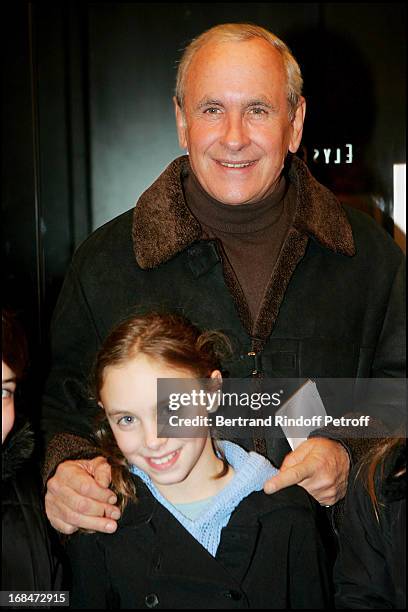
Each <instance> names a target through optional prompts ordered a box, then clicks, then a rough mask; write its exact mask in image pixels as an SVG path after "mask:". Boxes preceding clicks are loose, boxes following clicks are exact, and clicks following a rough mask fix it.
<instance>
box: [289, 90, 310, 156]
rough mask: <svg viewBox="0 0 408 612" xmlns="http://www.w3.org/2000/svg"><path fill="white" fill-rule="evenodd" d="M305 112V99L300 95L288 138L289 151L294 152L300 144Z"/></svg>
mask: <svg viewBox="0 0 408 612" xmlns="http://www.w3.org/2000/svg"><path fill="white" fill-rule="evenodd" d="M305 114H306V100H305V99H304V98H303V97H302V96H301V97H300V99H299V104H298V106H297V109H296V112H295V116H294V118H293V121H292V126H291V136H290V140H289V151H290V152H291V153H296V151H297V150H298V148H299V146H300V142H301V140H302V133H303V124H304V121H305Z"/></svg>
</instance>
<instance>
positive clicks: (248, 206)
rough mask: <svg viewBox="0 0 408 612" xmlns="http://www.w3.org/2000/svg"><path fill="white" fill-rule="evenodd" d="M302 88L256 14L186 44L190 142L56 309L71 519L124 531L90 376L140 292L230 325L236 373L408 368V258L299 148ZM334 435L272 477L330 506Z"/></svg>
mask: <svg viewBox="0 0 408 612" xmlns="http://www.w3.org/2000/svg"><path fill="white" fill-rule="evenodd" d="M301 87H302V77H301V74H300V70H299V66H298V65H297V63H296V61H295V59H294V58H293V57H292V55H291V54H290V52H289V50H288V48H287V47H286V45H285V44H284V43H283V42H282V41H281V40H279V39H278V38H277V37H276V36H274V35H273V34H271V33H270V32H268V31H266V30H264V29H263V28H260V27H257V26H252V25H246V24H226V25H221V26H217V27H215V28H212V29H211V30H209V31H208V32H206V33H204V34H203V35H201V36H200V37H198V38H197V39H196V40H194V41H193V42H192V43H191V44H190V46H189V47H188V48H187V49H186V51H185V53H184V56H183V58H182V61H181V63H180V66H179V71H178V78H177V90H176V97H175V99H174V105H175V112H176V121H177V130H178V136H179V142H180V145H181V147H182V148H184V149H187V152H188V157H187V156H183V157H180V158H178V159H176V160H175V161H173V162H172V163H171V164H170V166H169V167H168V168H167V169H166V170H165V171H164V172H163V174H162V175H161V176H160V177H159V178H158V179H157V180H156V181H155V183H154V184H153V185H152V186H151V187H150V188H149V189H148V190H147V191H146V192H145V193H144V194H143V195H142V196H141V198H140V199H139V201H138V203H137V206H136V208H135V210H134V211H128V212H126V213H124V214H123V215H121V216H120V217H118V218H116V219H114V220H113V221H111V222H110V223H108V224H106V225H105V226H103V227H102V228H100V229H99V230H97V231H96V232H95V233H94V234H93V235H92V236H91V237H90V238H89V239H88V240H87V241H86V242H85V243H84V244H83V245H82V246H81V248H80V249H79V250H78V252H77V253H76V255H75V257H74V260H73V263H72V266H71V268H70V270H69V272H68V275H67V278H66V281H65V284H64V287H63V290H62V293H61V296H60V299H59V302H58V304H57V307H56V311H55V315H54V318H53V324H52V337H53V368H52V371H51V375H50V378H49V382H48V386H47V390H46V396H45V403H44V428H45V430H46V433H47V434H48V436H49V438H51V437H52V440H51V442H50V444H49V446H48V452H47V461H46V466H45V472H46V476H47V477H48V486H47V494H46V510H47V514H48V517H49V519H50V521H51V523H52V524H53V525H54V527H55V528H56V529H58V530H60V531H62V532H64V533H73V532H74V531H75V530H76V529H77V528H79V527H82V528H86V529H92V530H98V531H105V532H112V531H114V530H115V529H116V519H117V518H118V517H119V512H118V510H117V508H116V507H115V505H114V504H115V501H116V500H115V496H114V495H113V494H112V492H111V491H110V490H109V488H108V486H109V484H110V467H109V465H108V463H107V462H106V460H105V459H104V458H103V457H101V456H98V451H97V449H95V448H94V447H93V445H92V442H91V441H90V438H89V436H90V433H91V430H92V419H93V417H94V415H95V413H96V412H97V406H96V405H95V404H94V403H93V402H92V401H90V400H89V399H88V394H87V384H86V381H87V376H88V374H89V370H90V367H91V364H92V361H93V358H94V356H95V353H96V351H97V349H98V347H99V346H100V344H101V341H102V340H103V339H104V337H105V336H106V335H107V333H108V332H109V330H110V329H111V328H112V326H113V325H114V324H115V323H116V322H118V321H119V320H120V319H123V318H124V317H125V316H127V315H128V314H130V312H131V311H132V310H133V309H134V308H135V307H139V306H143V308H144V309H157V308H161V309H162V308H166V309H170V310H173V311H178V312H182V313H184V314H185V315H186V316H188V317H190V318H191V319H192V320H193V321H194V322H195V323H196V324H197V325H199V326H201V327H204V328H216V329H221V330H223V331H225V332H226V333H227V334H228V335H229V336H230V338H231V340H232V343H233V346H234V351H235V353H234V356H233V359H232V360H231V363H230V364H229V371H230V374H231V376H234V377H245V376H249V375H251V374H252V375H254V376H264V377H286V378H290V377H313V378H317V377H343V378H346V377H349V378H353V377H357V376H359V377H370V376H400V375H403V356H404V349H403V346H402V345H403V338H404V335H403V329H402V328H403V324H404V316H403V300H402V284H401V283H402V279H403V275H402V266H403V256H402V254H401V252H400V251H399V249H398V248H397V247H396V246H395V245H394V244H393V242H392V240H391V239H390V238H388V237H387V236H386V235H385V233H384V232H383V231H382V229H380V228H379V227H378V226H376V224H375V223H374V222H373V221H371V220H370V219H369V218H367V217H365V216H363V215H362V214H361V213H358V212H356V211H354V210H348V211H347V212H346V211H345V210H344V209H343V208H342V206H341V205H340V204H339V203H338V201H337V200H336V198H335V197H334V196H333V194H331V193H330V192H329V191H328V190H327V189H326V188H324V187H323V186H322V185H320V184H319V183H317V182H316V181H315V180H314V179H313V177H312V176H311V175H310V173H309V171H308V169H307V167H306V166H305V165H304V164H303V162H302V161H300V160H299V159H298V158H296V157H295V156H294V155H293V154H294V153H296V151H297V149H298V147H299V145H300V141H301V137H302V129H303V121H304V117H305V108H306V105H305V100H304V98H303V97H302V96H301ZM337 433H338V432H337ZM342 433H343V434H344V433H347V432H342ZM323 435H324V436H326V437H322V434H320V437H314V438H310V439H309V440H307V441H306V442H304V443H303V444H301V445H300V446H299V447H298V448H297V449H296V451H294V452H289V453H288V454H287V456H286V458H285V459H284V462H283V464H282V469H281V472H280V474H279V475H278V476H276V477H275V478H274V479H272V480H271V481H269V482H268V483H266V485H265V490H266V491H267V492H273V491H276V490H278V489H279V488H282V487H286V486H289V485H292V484H295V483H298V484H299V485H301V486H302V487H304V488H305V489H306V490H307V491H308V492H309V493H310V494H311V495H313V496H314V497H315V498H316V499H317V501H318V502H319V503H320V504H322V505H332V504H334V503H335V502H336V501H337V500H338V499H340V498H341V497H342V496H343V495H344V492H345V487H346V483H347V477H348V471H349V463H350V457H351V458H352V459H355V458H356V456H357V455H358V452H359V451H358V448H357V447H356V445H354V447H353V445H350V446H349V447H348V449H347V450H346V446H347V445H344V443H341V442H339V441H337V440H336V431H335V430H331V431H327V432H326V433H325V434H323ZM338 437H339V439H340V437H341V436H340V435H339V436H338ZM258 443H259V445H258V446H257V448H256V450H263V451H264V452H267V453H268V455H269V457H270V458H271V459H273V460H274V461H275V463H278V462H279V461H280V460H281V459H282V456H280V457H279V454H280V451H279V449H278V448H277V447H274V445H273V444H271V445H270V446H265V445H264V444H262V440H261V441H258ZM360 451H361V449H360ZM285 452H286V451H285Z"/></svg>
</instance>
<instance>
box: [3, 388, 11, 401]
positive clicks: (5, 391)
mask: <svg viewBox="0 0 408 612" xmlns="http://www.w3.org/2000/svg"><path fill="white" fill-rule="evenodd" d="M13 395H14V391H11V389H4V387H2V389H1V399H2V400H4V399H9V398H10V397H13Z"/></svg>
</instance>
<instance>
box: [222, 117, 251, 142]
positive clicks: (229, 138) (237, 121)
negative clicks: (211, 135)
mask: <svg viewBox="0 0 408 612" xmlns="http://www.w3.org/2000/svg"><path fill="white" fill-rule="evenodd" d="M221 141H222V144H223V145H224V146H225V147H226V148H227V149H229V150H231V151H240V150H241V149H242V148H243V147H245V146H247V145H248V144H249V143H250V142H251V140H250V138H249V135H248V131H247V127H246V125H245V118H244V117H243V115H242V114H241V112H236V113H230V114H228V115H227V116H226V118H225V123H224V132H223V135H222V138H221Z"/></svg>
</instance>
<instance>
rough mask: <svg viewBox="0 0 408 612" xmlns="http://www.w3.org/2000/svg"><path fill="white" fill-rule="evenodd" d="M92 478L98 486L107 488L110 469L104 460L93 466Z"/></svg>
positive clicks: (110, 477)
mask: <svg viewBox="0 0 408 612" xmlns="http://www.w3.org/2000/svg"><path fill="white" fill-rule="evenodd" d="M93 476H94V478H95V481H96V482H97V483H98V485H100V486H101V487H104V488H108V487H109V485H110V483H111V479H112V475H111V467H110V465H109V463H108V462H107V461H106V460H104V461H103V462H100V463H98V464H96V465H95V466H94V471H93Z"/></svg>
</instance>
